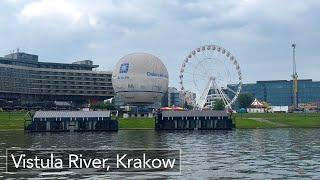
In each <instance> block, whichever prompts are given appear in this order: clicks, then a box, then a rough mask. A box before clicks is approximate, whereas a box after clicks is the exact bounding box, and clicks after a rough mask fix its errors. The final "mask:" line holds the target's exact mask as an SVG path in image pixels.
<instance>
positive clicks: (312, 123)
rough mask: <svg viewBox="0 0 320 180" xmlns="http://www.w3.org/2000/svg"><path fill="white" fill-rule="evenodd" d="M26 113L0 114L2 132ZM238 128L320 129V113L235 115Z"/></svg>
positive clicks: (128, 125) (148, 121) (125, 125)
mask: <svg viewBox="0 0 320 180" xmlns="http://www.w3.org/2000/svg"><path fill="white" fill-rule="evenodd" d="M25 115H26V112H20V111H17V112H0V130H10V129H21V130H22V129H23V126H24V117H25ZM233 119H234V122H235V124H236V128H239V129H245V128H248V129H252V128H320V113H312V114H305V113H302V114H272V113H268V114H254V113H253V114H249V113H246V114H234V115H233ZM119 128H120V129H153V128H154V119H153V118H127V119H124V118H120V119H119Z"/></svg>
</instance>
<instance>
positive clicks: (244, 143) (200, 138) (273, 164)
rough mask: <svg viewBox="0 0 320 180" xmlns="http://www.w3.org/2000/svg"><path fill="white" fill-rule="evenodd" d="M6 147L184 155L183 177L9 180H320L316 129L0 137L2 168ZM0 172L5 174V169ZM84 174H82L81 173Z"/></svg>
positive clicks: (72, 176)
mask: <svg viewBox="0 0 320 180" xmlns="http://www.w3.org/2000/svg"><path fill="white" fill-rule="evenodd" d="M5 148H103V149H117V148H119V149H126V148H172V149H181V150H182V172H181V175H174V176H173V175H163V174H154V173H144V174H116V173H112V174H103V175H97V174H90V172H88V173H86V174H81V173H71V172H64V173H65V174H63V175H61V174H59V175H58V174H56V173H53V172H42V173H41V174H38V175H36V176H35V175H31V174H27V175H25V174H24V175H20V174H14V173H5V174H3V173H2V174H1V176H3V177H5V178H34V177H37V178H40V179H42V178H44V179H46V178H52V177H57V176H58V178H59V179H64V178H66V179H105V178H118V179H122V178H132V179H137V178H138V179H144V178H150V177H156V178H158V179H167V178H173V179H175V178H177V179H186V178H187V179H199V178H201V179H212V178H214V179H215V178H226V179H231V178H232V179H246V178H248V179H261V178H263V179H271V178H275V179H283V178H297V179H303V178H313V179H320V160H319V159H320V133H319V130H318V129H257V130H235V131H170V132H163V131H161V132H156V131H150V130H137V131H135V130H130V131H125V130H123V131H118V132H97V133H35V134H27V133H26V134H25V133H20V132H10V131H8V132H0V166H1V167H2V165H3V162H5V159H3V156H4V154H5ZM1 167H0V171H2V172H3V170H4V169H3V168H1ZM80 172H83V171H80ZM0 178H1V177H0Z"/></svg>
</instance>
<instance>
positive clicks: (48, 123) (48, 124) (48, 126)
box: [46, 121, 51, 131]
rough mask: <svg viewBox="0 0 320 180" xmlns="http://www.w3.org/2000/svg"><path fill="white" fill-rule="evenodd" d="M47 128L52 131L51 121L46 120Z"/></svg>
mask: <svg viewBox="0 0 320 180" xmlns="http://www.w3.org/2000/svg"><path fill="white" fill-rule="evenodd" d="M46 130H47V131H50V130H51V127H50V121H47V122H46Z"/></svg>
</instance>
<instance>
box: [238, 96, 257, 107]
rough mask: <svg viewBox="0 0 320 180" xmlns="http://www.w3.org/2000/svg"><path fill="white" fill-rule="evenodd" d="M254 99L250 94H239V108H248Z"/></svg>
mask: <svg viewBox="0 0 320 180" xmlns="http://www.w3.org/2000/svg"><path fill="white" fill-rule="evenodd" d="M253 100H254V97H253V95H252V94H250V93H241V94H239V97H238V104H239V108H248V107H250V105H251V103H252V102H253Z"/></svg>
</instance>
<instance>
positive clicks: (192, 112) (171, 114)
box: [162, 110, 228, 117]
mask: <svg viewBox="0 0 320 180" xmlns="http://www.w3.org/2000/svg"><path fill="white" fill-rule="evenodd" d="M225 116H228V114H227V112H226V111H212V110H208V111H199V110H190V111H163V112H162V117H225Z"/></svg>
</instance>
